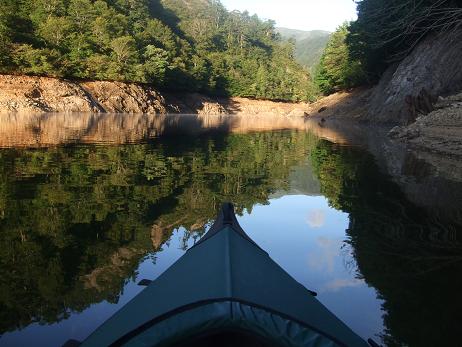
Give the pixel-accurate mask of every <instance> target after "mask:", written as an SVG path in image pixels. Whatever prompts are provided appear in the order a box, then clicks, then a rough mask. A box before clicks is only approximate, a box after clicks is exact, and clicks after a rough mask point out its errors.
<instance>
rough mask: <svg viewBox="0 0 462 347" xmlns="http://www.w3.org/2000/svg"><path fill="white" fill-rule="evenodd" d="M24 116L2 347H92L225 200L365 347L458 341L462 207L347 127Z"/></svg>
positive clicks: (16, 148) (3, 169)
mask: <svg viewBox="0 0 462 347" xmlns="http://www.w3.org/2000/svg"><path fill="white" fill-rule="evenodd" d="M10 117H11V118H2V121H1V122H0V133H1V134H2V137H1V140H0V146H1V147H4V148H3V149H1V150H0V334H2V337H1V338H0V345H2V346H23V345H47V346H59V345H60V344H62V343H63V342H64V341H66V340H67V339H69V338H76V339H83V338H85V337H86V336H87V335H88V334H89V333H90V332H91V331H92V330H93V329H94V328H95V327H96V326H97V325H98V324H100V323H101V322H102V321H104V320H105V319H106V318H107V317H109V316H110V315H111V314H112V313H113V312H115V311H116V310H117V309H118V308H120V307H121V306H122V305H123V304H124V303H126V302H127V301H128V300H129V299H130V298H132V297H133V296H134V295H136V294H137V293H138V292H139V291H140V290H141V288H140V287H138V286H137V285H136V281H137V280H139V279H142V278H150V279H152V278H155V277H156V276H158V275H159V274H160V273H161V272H162V271H164V270H165V269H166V268H167V267H168V266H169V265H170V264H171V263H172V262H174V261H175V260H176V259H177V258H178V257H180V256H181V254H183V253H184V251H185V250H186V249H187V248H188V247H190V246H191V245H192V244H193V243H194V242H195V241H196V240H197V239H198V238H199V237H200V236H201V235H202V234H203V233H204V231H205V230H206V229H207V228H208V226H209V225H210V223H211V222H212V221H213V218H214V216H215V214H216V211H217V209H218V207H219V205H220V204H221V203H222V202H223V201H233V202H234V203H235V204H236V205H237V210H238V212H239V214H240V217H239V220H240V222H241V224H242V226H243V227H244V229H246V231H248V233H249V234H250V236H251V237H252V238H253V239H254V240H255V241H256V242H257V243H259V244H260V245H261V246H262V248H264V249H265V250H267V251H268V252H269V253H270V255H271V256H272V257H273V258H274V259H275V260H276V261H277V262H278V263H280V264H281V266H283V267H284V268H285V269H286V270H287V271H288V272H289V273H290V274H291V275H292V276H294V277H295V278H296V279H297V280H298V281H299V282H301V283H303V284H304V285H305V286H307V287H308V288H310V289H313V290H316V291H317V292H318V293H319V299H320V300H321V301H322V302H323V303H324V304H325V305H326V306H327V307H328V308H329V309H330V310H331V311H333V312H334V313H335V314H336V315H338V316H339V317H340V318H341V319H343V320H344V321H345V322H346V323H347V324H348V325H350V326H351V327H352V328H353V329H354V330H355V331H356V332H358V333H359V334H360V335H362V336H363V337H370V336H379V338H378V339H379V340H380V339H383V341H384V342H385V343H386V344H387V345H390V346H394V345H397V346H399V345H409V346H434V345H451V343H452V344H453V342H454V341H458V340H456V338H458V327H457V325H458V322H460V321H461V320H460V318H462V317H460V312H462V300H460V299H459V297H458V293H459V292H460V290H461V289H462V285H461V284H462V283H461V281H460V280H459V279H458V278H459V277H460V276H458V274H459V273H460V272H461V270H462V263H461V258H462V247H461V242H460V232H461V227H462V218H461V216H462V212H461V206H459V205H457V204H451V203H449V202H448V204H447V205H446V206H445V208H444V209H441V203H440V202H439V204H438V206H439V208H436V207H435V208H432V209H431V208H428V203H426V204H425V205H424V206H419V205H417V204H415V202H414V200H415V197H416V195H413V197H414V200H413V202H410V201H409V199H408V197H407V195H405V194H404V193H403V189H402V188H401V186H399V185H397V184H396V183H395V182H396V181H397V180H396V179H395V178H394V179H393V180H392V179H391V178H390V177H389V176H387V175H386V174H384V173H383V170H381V169H380V168H379V167H380V166H379V165H377V162H376V160H375V159H374V157H373V156H372V155H371V154H370V153H368V152H367V151H366V150H364V149H361V148H359V147H349V146H345V144H346V143H347V142H348V141H347V139H348V136H346V135H344V134H342V133H341V132H339V131H338V130H336V129H328V128H326V127H324V126H323V127H321V126H320V125H319V124H316V123H313V122H308V121H306V120H304V119H303V118H297V119H290V118H285V119H283V118H281V119H279V120H275V119H273V120H272V119H270V118H267V119H263V120H261V119H260V120H259V119H258V118H254V119H250V118H248V119H245V118H242V117H241V118H233V117H228V118H227V117H209V118H201V117H197V116H191V117H184V118H181V117H178V116H173V117H170V116H167V117H155V116H147V115H146V116H143V115H141V116H126V115H96V116H94V115H80V116H78V115H39V116H32V115H25V116H18V115H15V116H10ZM15 117H16V118H15ZM20 117H23V118H20ZM79 117H80V118H79ZM85 117H86V118H85ZM8 119H9V120H8ZM12 133H14V134H16V135H17V136H16V137H15V136H12V135H11V134H12ZM3 134H5V136H3ZM7 134H10V135H11V136H9V137H8V136H6V135H7ZM320 136H322V137H324V138H329V139H331V141H335V142H340V143H341V144H342V145H339V144H337V143H333V142H330V141H326V140H325V139H321V138H320ZM453 184H454V187H459V185H458V184H457V183H453ZM457 191H458V190H457V189H454V190H453V192H456V193H455V194H456V196H455V198H456V199H458V198H459V196H458V195H457ZM456 201H457V200H456Z"/></svg>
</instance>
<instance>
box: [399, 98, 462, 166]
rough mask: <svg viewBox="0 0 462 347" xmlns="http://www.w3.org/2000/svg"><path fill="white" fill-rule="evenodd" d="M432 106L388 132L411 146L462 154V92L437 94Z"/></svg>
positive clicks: (461, 155)
mask: <svg viewBox="0 0 462 347" xmlns="http://www.w3.org/2000/svg"><path fill="white" fill-rule="evenodd" d="M434 108H435V110H434V111H432V112H431V113H429V114H428V115H421V116H420V117H418V118H417V119H416V121H415V122H414V123H412V124H411V125H409V126H397V127H395V128H393V129H392V130H391V131H390V136H391V137H392V138H395V139H399V140H401V141H403V142H406V143H408V144H409V145H411V146H412V147H414V148H417V149H420V150H424V151H428V152H433V153H439V154H445V155H453V156H458V157H461V158H462V93H461V94H458V95H454V96H450V97H447V98H440V99H439V101H438V102H437V103H436V104H435V105H434Z"/></svg>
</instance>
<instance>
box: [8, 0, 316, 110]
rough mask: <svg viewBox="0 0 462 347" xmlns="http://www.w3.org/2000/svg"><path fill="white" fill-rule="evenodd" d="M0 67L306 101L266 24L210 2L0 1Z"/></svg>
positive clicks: (288, 48) (287, 46)
mask: <svg viewBox="0 0 462 347" xmlns="http://www.w3.org/2000/svg"><path fill="white" fill-rule="evenodd" d="M0 72H1V73H16V74H34V75H46V76H56V77H67V78H77V79H97V80H118V81H129V82H140V83H149V84H152V85H154V86H155V87H158V88H161V89H168V90H183V91H200V92H205V93H208V94H215V95H233V96H246V97H255V98H264V99H282V100H292V101H298V100H308V99H310V98H312V97H313V95H314V91H313V87H312V82H311V78H310V76H309V74H308V73H307V72H306V71H305V70H304V69H303V68H302V67H301V66H300V65H299V64H298V63H296V61H295V59H294V46H293V44H291V43H289V42H284V41H282V40H281V39H280V38H279V35H277V33H276V32H275V29H274V23H273V22H272V21H262V20H260V19H259V18H258V17H256V16H250V15H249V14H248V13H240V12H228V11H227V10H226V9H225V8H224V7H223V6H222V5H221V3H220V2H219V1H216V0H96V1H94V0H22V1H17V0H0Z"/></svg>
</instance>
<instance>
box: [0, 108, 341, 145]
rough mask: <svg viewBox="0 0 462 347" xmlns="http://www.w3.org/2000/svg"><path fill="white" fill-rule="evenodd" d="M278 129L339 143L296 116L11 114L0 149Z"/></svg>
mask: <svg viewBox="0 0 462 347" xmlns="http://www.w3.org/2000/svg"><path fill="white" fill-rule="evenodd" d="M283 129H299V130H311V131H313V132H314V133H315V134H316V135H319V136H321V137H325V138H328V139H330V140H332V141H334V142H340V143H343V142H344V139H343V138H342V136H339V135H338V132H336V131H332V130H331V129H330V128H328V127H320V126H319V125H318V124H317V122H313V121H310V120H307V119H304V118H300V117H299V118H290V117H280V116H271V115H268V116H253V117H247V116H231V117H230V116H219V115H216V116H195V115H190V116H186V115H170V116H162V115H153V114H134V115H121V114H90V113H86V114H76V113H74V114H51V113H47V114H30V113H29V114H27V113H16V114H6V115H3V116H2V117H0V147H46V146H50V145H60V144H66V143H74V142H79V143H116V144H120V143H130V142H137V141H143V140H147V139H150V138H154V137H158V136H162V135H169V136H170V135H178V134H191V135H197V134H201V133H204V132H209V131H223V132H236V133H247V132H253V131H269V130H283Z"/></svg>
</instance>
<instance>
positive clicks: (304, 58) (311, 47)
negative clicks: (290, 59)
mask: <svg viewBox="0 0 462 347" xmlns="http://www.w3.org/2000/svg"><path fill="white" fill-rule="evenodd" d="M276 31H277V32H278V33H279V34H280V35H281V37H282V38H283V39H286V40H289V39H294V40H295V59H296V60H297V62H298V63H299V64H301V65H303V66H304V67H305V68H307V69H308V70H310V71H312V70H313V68H314V67H315V66H316V65H317V64H318V63H319V60H320V59H321V55H322V52H323V51H324V48H325V47H326V44H327V41H328V40H329V37H330V34H331V33H330V32H328V31H323V30H311V31H303V30H296V29H288V28H276Z"/></svg>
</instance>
